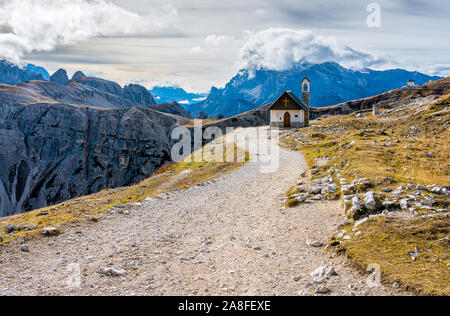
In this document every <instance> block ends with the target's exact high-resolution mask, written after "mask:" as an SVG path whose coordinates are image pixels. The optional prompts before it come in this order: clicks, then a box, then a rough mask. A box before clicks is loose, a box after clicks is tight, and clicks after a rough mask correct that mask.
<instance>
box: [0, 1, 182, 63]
mask: <svg viewBox="0 0 450 316" xmlns="http://www.w3.org/2000/svg"><path fill="white" fill-rule="evenodd" d="M176 16H177V10H176V9H175V8H174V7H172V6H165V7H164V8H162V9H160V10H153V11H152V13H150V15H149V16H146V17H143V16H140V15H138V14H136V13H133V12H130V11H127V10H124V9H122V8H121V7H119V6H117V5H115V4H112V3H110V2H108V1H105V0H0V57H4V58H8V59H12V60H14V61H18V60H19V59H20V57H21V56H23V54H26V53H31V52H34V51H51V50H54V49H55V48H56V47H58V46H66V45H73V44H76V43H78V42H79V41H83V40H87V39H89V38H92V37H110V36H125V35H143V34H148V33H149V32H154V31H159V30H161V29H164V28H165V27H166V26H168V25H170V24H171V21H172V20H173V18H175V17H176Z"/></svg>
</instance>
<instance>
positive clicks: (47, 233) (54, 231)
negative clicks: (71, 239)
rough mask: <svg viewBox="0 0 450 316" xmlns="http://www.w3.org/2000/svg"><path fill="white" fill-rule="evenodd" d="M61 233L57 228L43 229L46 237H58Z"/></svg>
mask: <svg viewBox="0 0 450 316" xmlns="http://www.w3.org/2000/svg"><path fill="white" fill-rule="evenodd" d="M60 233H61V232H60V231H59V229H58V228H56V227H44V228H43V229H42V235H44V236H57V235H59V234H60Z"/></svg>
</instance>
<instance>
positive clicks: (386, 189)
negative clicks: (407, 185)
mask: <svg viewBox="0 0 450 316" xmlns="http://www.w3.org/2000/svg"><path fill="white" fill-rule="evenodd" d="M381 191H382V192H385V193H390V192H392V189H389V188H384V189H381Z"/></svg>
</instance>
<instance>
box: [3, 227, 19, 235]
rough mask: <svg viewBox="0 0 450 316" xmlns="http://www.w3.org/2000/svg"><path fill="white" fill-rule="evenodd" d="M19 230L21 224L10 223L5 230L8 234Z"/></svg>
mask: <svg viewBox="0 0 450 316" xmlns="http://www.w3.org/2000/svg"><path fill="white" fill-rule="evenodd" d="M18 230H19V226H17V225H8V226H6V227H5V231H6V232H7V233H8V234H11V233H13V232H15V231H18Z"/></svg>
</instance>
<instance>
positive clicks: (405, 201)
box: [400, 199, 409, 210]
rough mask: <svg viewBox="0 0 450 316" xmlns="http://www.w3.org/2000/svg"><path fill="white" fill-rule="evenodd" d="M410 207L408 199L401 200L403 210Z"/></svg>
mask: <svg viewBox="0 0 450 316" xmlns="http://www.w3.org/2000/svg"><path fill="white" fill-rule="evenodd" d="M408 207H409V205H408V199H403V200H401V201H400V208H401V209H402V210H407V209H408Z"/></svg>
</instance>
